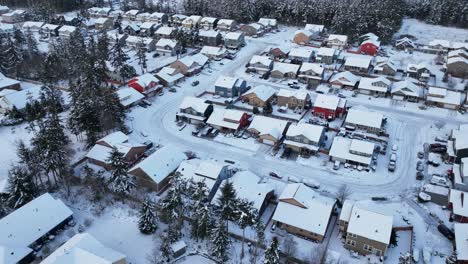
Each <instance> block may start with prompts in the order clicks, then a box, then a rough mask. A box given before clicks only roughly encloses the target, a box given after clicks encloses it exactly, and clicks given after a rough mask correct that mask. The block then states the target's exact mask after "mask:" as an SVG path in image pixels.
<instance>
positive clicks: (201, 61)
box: [171, 53, 208, 76]
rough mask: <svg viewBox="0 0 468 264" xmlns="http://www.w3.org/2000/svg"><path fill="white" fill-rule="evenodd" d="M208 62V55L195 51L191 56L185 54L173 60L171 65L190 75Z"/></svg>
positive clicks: (197, 71)
mask: <svg viewBox="0 0 468 264" xmlns="http://www.w3.org/2000/svg"><path fill="white" fill-rule="evenodd" d="M207 62H208V57H206V56H205V55H203V54H200V53H197V54H195V55H192V56H185V57H183V58H180V59H178V60H176V61H175V62H173V63H172V64H171V67H172V68H174V69H176V70H177V71H178V72H180V73H182V74H183V75H185V76H192V75H194V74H197V73H199V72H200V71H201V70H202V69H203V67H204V66H205V65H206V63H207Z"/></svg>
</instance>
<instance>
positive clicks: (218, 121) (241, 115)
mask: <svg viewBox="0 0 468 264" xmlns="http://www.w3.org/2000/svg"><path fill="white" fill-rule="evenodd" d="M249 119H250V115H249V114H247V113H245V112H242V111H239V110H235V109H222V108H215V109H214V110H213V113H211V115H210V118H208V121H206V123H207V124H208V125H209V126H211V127H213V128H215V129H218V130H219V131H221V132H224V133H234V132H236V131H238V130H239V129H242V128H245V127H247V126H248V125H249V123H250V121H249Z"/></svg>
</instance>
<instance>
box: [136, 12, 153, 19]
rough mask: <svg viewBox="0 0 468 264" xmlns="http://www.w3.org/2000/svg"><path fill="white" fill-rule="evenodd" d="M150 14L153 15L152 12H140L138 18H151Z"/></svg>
mask: <svg viewBox="0 0 468 264" xmlns="http://www.w3.org/2000/svg"><path fill="white" fill-rule="evenodd" d="M150 16H151V14H150V13H148V12H145V13H140V14H138V15H137V16H136V17H137V18H138V19H146V18H149V17H150Z"/></svg>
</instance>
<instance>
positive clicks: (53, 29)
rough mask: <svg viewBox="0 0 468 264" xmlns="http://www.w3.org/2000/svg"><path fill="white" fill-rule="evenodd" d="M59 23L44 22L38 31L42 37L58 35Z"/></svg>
mask: <svg viewBox="0 0 468 264" xmlns="http://www.w3.org/2000/svg"><path fill="white" fill-rule="evenodd" d="M59 28H60V26H59V25H53V24H45V25H43V26H42V27H41V30H40V31H39V33H40V34H41V36H42V37H43V38H52V37H58V30H59Z"/></svg>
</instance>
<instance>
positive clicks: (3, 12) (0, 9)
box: [0, 5, 10, 15]
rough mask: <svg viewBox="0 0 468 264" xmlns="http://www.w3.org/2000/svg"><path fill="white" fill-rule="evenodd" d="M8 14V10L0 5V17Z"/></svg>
mask: <svg viewBox="0 0 468 264" xmlns="http://www.w3.org/2000/svg"><path fill="white" fill-rule="evenodd" d="M8 12H10V8H8V6H4V5H0V15H3V14H6V13H8Z"/></svg>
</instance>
